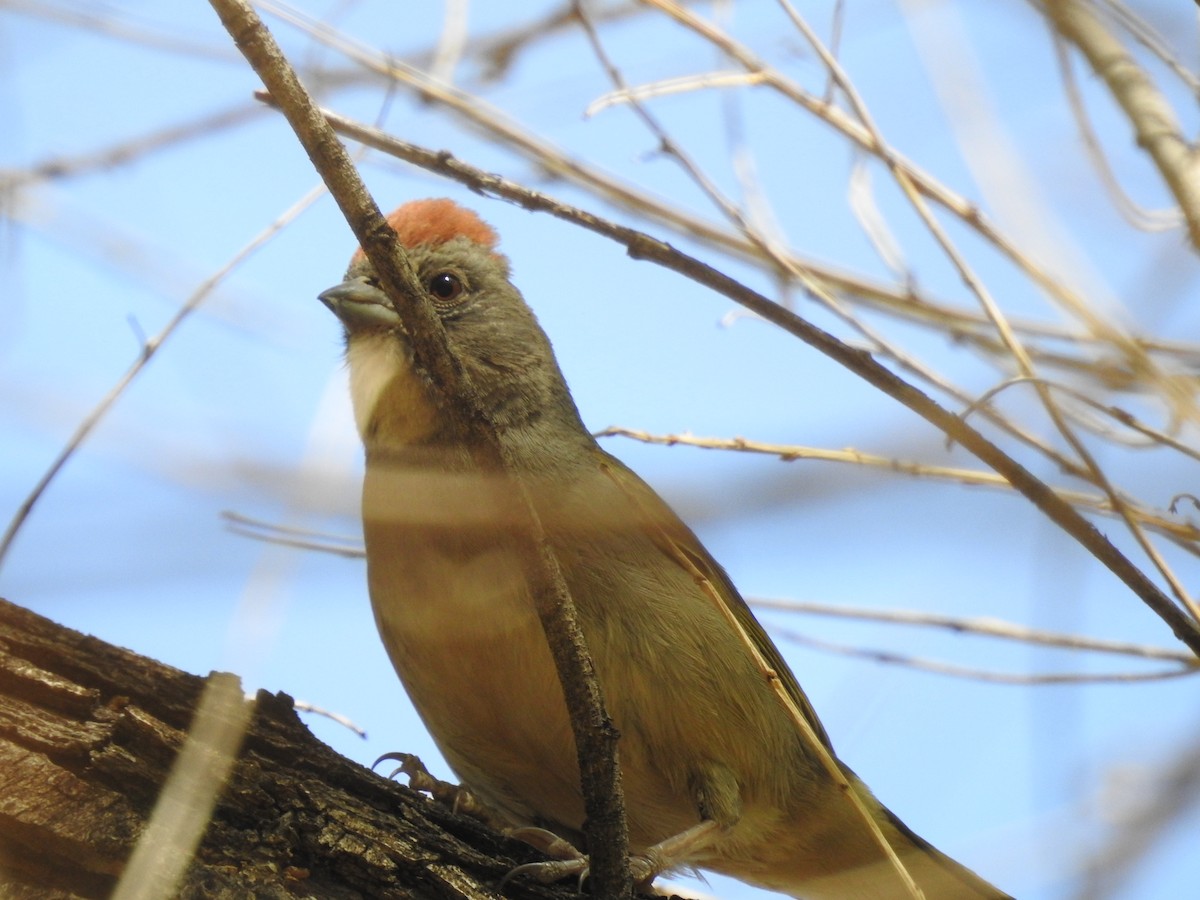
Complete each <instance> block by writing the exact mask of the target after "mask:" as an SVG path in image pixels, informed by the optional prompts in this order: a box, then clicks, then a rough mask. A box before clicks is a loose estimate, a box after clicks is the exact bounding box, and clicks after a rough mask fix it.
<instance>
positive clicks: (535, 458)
mask: <svg viewBox="0 0 1200 900" xmlns="http://www.w3.org/2000/svg"><path fill="white" fill-rule="evenodd" d="M388 221H389V222H390V224H391V225H392V226H393V227H394V228H395V229H396V231H397V232H398V234H399V236H400V239H401V241H402V242H403V244H404V245H405V247H406V248H407V250H408V253H409V254H410V258H411V260H412V263H413V266H414V268H415V269H416V271H417V273H418V275H419V277H420V280H421V282H422V284H423V285H424V287H425V289H426V291H427V292H428V297H429V299H430V300H431V301H432V303H433V306H434V308H435V309H436V310H437V312H438V314H439V316H440V318H441V319H442V321H443V323H444V325H445V329H446V334H447V339H448V341H449V345H450V348H451V351H452V352H453V354H454V355H455V356H456V357H457V359H458V361H459V363H460V364H461V366H462V367H463V369H464V370H465V372H466V373H467V374H468V375H469V377H470V380H471V382H472V384H473V385H474V386H475V388H476V391H477V393H478V394H479V395H480V397H481V398H482V402H483V403H484V404H485V405H486V410H487V413H488V417H489V418H490V419H491V421H492V422H493V423H495V425H496V426H497V427H498V428H499V429H501V430H502V431H503V432H504V437H503V439H504V441H505V444H506V446H507V447H508V448H510V449H511V450H512V454H511V455H512V456H513V457H514V459H513V460H510V462H512V463H513V466H512V468H513V470H514V471H515V476H516V477H519V478H520V479H521V480H522V482H523V483H524V484H525V487H526V489H527V490H528V492H529V495H530V496H531V497H532V500H533V504H534V508H535V509H536V511H537V513H538V516H539V517H540V518H541V520H542V523H543V526H544V528H545V531H546V536H547V540H548V543H549V546H550V548H551V549H552V550H553V552H554V554H555V556H556V557H557V559H558V562H559V564H560V566H561V569H562V572H563V575H564V577H565V579H566V583H567V586H568V587H569V589H570V593H571V596H572V598H573V599H574V602H575V604H576V606H577V607H578V613H579V617H580V621H581V624H582V628H583V631H584V634H585V636H586V639H587V642H588V645H589V647H590V649H591V652H592V655H593V657H594V659H595V663H596V671H597V673H598V676H599V679H600V683H601V687H602V689H603V693H604V697H605V698H606V702H607V706H608V709H609V712H610V714H611V716H612V718H613V721H614V722H615V724H616V726H617V728H618V729H619V731H620V741H619V754H620V762H621V769H622V773H623V780H624V785H625V795H626V807H627V815H628V822H629V834H630V845H631V849H632V851H633V852H634V853H642V852H645V851H646V850H647V849H648V848H651V847H654V846H655V845H658V844H660V843H661V842H663V841H666V840H668V839H672V838H674V837H675V836H678V835H680V834H688V835H689V838H688V839H687V840H684V841H682V842H680V841H676V842H673V843H669V844H668V846H670V847H673V848H674V858H671V859H668V860H667V864H668V866H670V867H688V866H698V867H702V868H707V869H712V870H714V871H717V872H724V873H727V874H729V875H732V876H734V877H736V878H740V879H743V880H745V881H747V882H750V883H753V884H757V885H760V886H762V887H766V888H769V889H772V890H777V891H783V892H786V893H789V894H792V895H794V896H797V897H814V898H815V897H837V898H863V900H868V898H870V900H882V898H907V897H909V896H911V894H910V893H909V892H908V891H907V890H906V889H905V887H904V886H903V885H902V882H901V880H900V878H899V877H898V875H897V873H896V871H895V869H894V868H893V866H892V865H891V864H890V863H889V862H888V861H887V860H886V858H885V856H884V854H883V852H882V850H881V849H880V847H879V845H878V843H877V842H876V840H875V838H873V837H872V835H871V834H870V833H869V830H868V828H867V826H866V824H865V822H864V820H863V819H862V817H861V815H860V814H859V813H858V812H857V811H856V810H855V808H854V806H853V805H852V804H851V803H850V802H849V801H848V798H847V797H846V796H844V795H843V793H842V791H841V789H840V788H839V787H838V786H837V783H836V781H835V780H834V779H833V778H832V777H831V776H830V775H829V774H828V772H827V770H826V769H824V768H822V766H821V764H820V762H819V761H818V759H817V757H816V754H815V752H814V751H813V749H812V747H811V745H810V744H808V743H806V741H805V739H804V738H803V736H802V735H801V734H800V730H799V728H798V727H797V725H796V722H795V720H794V719H793V718H792V717H791V716H790V715H789V713H788V711H787V709H786V708H785V706H784V704H783V703H782V702H781V701H780V698H779V697H778V696H777V695H776V694H775V692H774V691H773V689H772V687H771V686H770V684H769V683H768V680H767V679H766V678H764V677H763V672H762V670H761V668H760V667H759V666H758V665H757V664H756V662H755V661H754V659H753V658H752V655H751V653H750V652H749V650H748V648H747V646H746V645H745V643H744V642H743V639H742V638H741V637H740V636H739V634H738V633H737V629H736V628H735V626H734V624H733V623H732V622H731V621H730V619H729V618H728V617H726V616H725V615H723V614H722V613H721V611H720V610H719V608H718V603H714V595H715V596H716V597H717V599H719V600H720V601H722V602H723V603H724V604H725V606H726V607H727V608H728V609H730V610H731V611H732V613H733V621H734V622H736V623H737V625H739V626H740V627H741V628H742V629H744V630H745V631H746V633H747V634H748V635H749V637H750V639H751V641H752V642H753V643H754V644H755V645H756V646H757V648H758V649H759V651H760V652H761V653H762V654H763V656H764V657H765V658H766V660H767V662H768V663H769V665H770V666H772V667H773V668H774V670H775V672H776V673H777V674H778V676H779V678H780V679H781V681H782V683H783V685H784V687H785V689H786V691H787V693H788V695H789V696H790V698H791V700H792V701H793V703H794V704H795V706H796V707H797V708H798V709H799V710H800V711H801V713H802V714H803V716H804V717H805V718H806V719H807V720H808V722H809V724H810V725H811V726H812V730H813V731H814V732H815V733H816V735H817V739H818V740H820V741H821V742H822V743H823V744H824V745H825V746H826V747H827V748H830V752H831V753H832V748H831V746H830V744H829V738H828V736H827V735H826V734H825V731H824V729H823V728H822V726H821V724H820V722H819V721H818V719H817V716H816V714H815V713H814V712H813V710H812V707H811V706H810V705H809V703H808V700H807V699H806V698H805V696H804V694H803V692H802V691H801V690H800V686H799V685H798V684H797V683H796V679H795V676H793V675H792V673H791V672H790V671H789V669H788V668H787V665H786V664H785V663H784V661H783V659H782V658H781V657H780V655H779V652H778V650H776V649H775V647H774V645H773V644H772V643H771V641H770V639H769V638H768V637H767V635H766V633H765V632H764V631H763V629H762V628H761V626H760V625H759V624H758V623H757V622H756V621H755V620H754V618H753V616H752V615H751V614H750V611H749V610H748V608H747V607H746V605H745V603H744V602H743V600H742V598H741V597H740V596H739V595H738V592H737V590H736V589H735V588H734V586H733V585H732V584H731V583H730V581H729V578H728V577H727V576H726V575H725V573H724V571H722V569H721V567H720V566H719V565H718V564H717V563H716V562H715V561H714V560H713V559H712V557H711V556H710V555H709V554H708V552H707V551H706V550H705V549H704V547H703V545H702V544H701V543H700V541H699V540H697V538H696V536H695V535H694V534H692V532H691V531H690V530H689V529H688V528H687V526H686V525H684V524H683V522H681V521H680V520H679V518H678V517H677V516H676V515H675V514H674V512H672V510H671V509H670V508H669V507H668V506H667V505H666V503H665V502H664V501H663V500H662V499H661V498H660V497H659V496H658V495H657V494H656V493H655V492H654V491H653V490H652V489H651V488H650V487H649V486H647V485H646V484H645V482H643V481H642V480H641V479H639V478H638V477H637V476H636V475H635V474H633V472H631V471H630V470H629V469H627V468H626V467H625V466H624V465H622V464H621V463H620V462H618V461H617V460H616V459H614V458H613V457H612V456H610V455H609V454H607V453H605V452H604V451H603V450H601V449H600V447H599V446H598V445H597V443H596V441H595V440H594V439H593V438H592V436H591V435H590V434H589V433H588V430H587V429H586V428H585V427H584V425H583V422H582V421H581V420H580V417H579V413H578V411H577V410H576V408H575V404H574V402H573V401H572V399H571V395H570V393H569V391H568V390H567V386H566V383H565V382H564V380H563V376H562V373H561V372H560V371H559V368H558V365H557V363H556V362H555V359H554V353H553V351H552V350H551V347H550V342H549V340H548V339H547V338H546V335H545V334H544V333H543V331H542V330H541V328H540V327H539V326H538V324H537V321H536V320H535V318H534V316H533V313H532V311H531V310H530V309H529V307H528V306H527V305H526V304H525V302H524V300H523V299H522V298H521V294H520V292H518V291H517V289H516V288H515V287H514V286H513V285H512V284H511V283H510V282H509V280H508V277H509V267H508V262H507V260H506V259H505V257H503V256H502V255H500V253H499V252H497V250H496V241H497V239H496V234H495V232H494V231H493V230H492V229H491V228H490V227H489V226H488V225H486V224H485V223H483V222H482V221H481V220H480V219H479V218H478V217H477V216H475V214H474V213H472V212H470V211H468V210H465V209H462V208H461V207H459V206H457V205H455V204H454V203H453V202H451V201H449V200H418V201H414V202H412V203H408V204H405V205H404V206H401V207H400V208H399V209H398V210H396V211H395V212H394V213H392V215H391V216H389V218H388ZM373 276H374V272H373V270H372V268H371V265H370V263H369V262H368V261H367V260H366V258H365V256H364V255H363V254H362V251H361V250H360V251H359V252H358V253H356V254H355V256H354V258H353V259H352V261H351V264H350V269H349V271H348V272H347V273H346V279H345V281H344V282H343V283H342V284H341V285H338V286H337V287H334V288H331V289H330V290H328V291H325V292H324V293H323V294H321V300H322V301H323V302H324V303H325V304H326V305H327V306H328V307H329V308H330V309H331V310H332V311H333V312H334V313H335V314H336V315H337V317H338V318H339V319H340V320H341V321H342V324H343V325H344V326H345V332H346V348H347V349H346V356H347V359H348V361H349V368H350V384H351V392H352V395H353V403H354V414H355V419H356V422H357V424H358V430H359V432H360V434H361V435H362V439H363V443H364V445H365V446H366V455H367V469H366V479H365V482H364V485H363V529H364V533H365V537H366V548H367V573H368V581H369V587H370V594H371V603H372V606H373V608H374V611H375V620H376V622H377V624H378V626H379V632H380V634H381V635H382V637H383V642H384V644H385V645H386V647H387V651H388V653H389V655H390V656H391V659H392V663H393V664H394V665H395V667H396V671H397V672H398V673H399V675H400V678H401V680H402V681H403V682H404V686H405V688H406V689H407V691H408V694H409V696H410V697H411V698H412V701H413V704H414V705H415V706H416V708H417V710H418V712H419V713H420V714H421V717H422V718H423V719H424V721H425V724H426V726H427V727H428V728H429V731H430V733H431V734H432V735H433V737H434V739H435V740H436V741H437V744H438V746H439V747H440V748H441V750H442V752H443V753H444V754H445V757H446V759H447V761H448V762H449V763H450V765H451V766H452V767H453V768H454V770H455V772H456V773H457V774H458V776H459V777H460V778H461V779H462V780H463V783H464V785H465V786H466V787H467V788H468V789H469V790H470V791H471V792H473V793H474V794H475V795H476V796H477V797H478V798H479V799H480V800H482V801H483V802H484V803H485V804H487V805H489V806H490V807H491V808H492V809H493V810H495V811H496V812H497V813H499V814H500V815H502V816H503V817H504V818H506V819H508V820H509V821H511V823H512V824H513V825H514V826H526V825H531V824H532V825H538V826H542V827H545V828H548V829H550V830H552V831H554V832H555V833H557V834H559V835H561V836H563V837H565V838H567V839H569V840H573V841H578V840H579V838H580V836H581V829H582V827H583V816H584V813H583V802H582V798H581V793H580V787H579V773H578V769H577V757H576V753H575V745H574V740H573V738H572V734H571V728H570V725H569V722H568V717H567V711H566V706H565V702H564V700H563V696H562V691H561V688H560V686H559V682H558V678H557V675H556V672H555V667H554V663H553V660H552V659H551V656H550V652H549V649H548V648H547V646H546V642H545V638H544V637H543V633H542V628H541V624H540V622H539V620H538V617H537V614H536V612H535V607H534V603H533V600H532V598H531V596H530V591H529V589H528V587H527V585H526V582H525V579H524V578H523V577H522V574H521V573H522V565H521V560H520V558H519V556H518V552H519V551H518V545H517V543H516V542H515V540H514V534H513V530H514V527H515V523H514V517H513V516H512V515H511V514H509V513H508V512H507V510H508V509H509V508H510V507H509V506H508V503H507V501H506V499H505V498H507V497H509V496H510V494H509V493H508V492H507V491H506V490H504V489H503V488H504V485H503V484H502V483H501V482H500V478H501V476H499V475H497V474H495V473H492V472H483V471H481V470H480V469H479V467H478V466H477V465H476V464H475V462H474V461H473V460H474V457H473V455H472V453H471V452H470V448H469V447H467V446H464V444H463V439H462V437H461V436H460V435H461V431H460V430H459V429H456V428H454V427H453V419H454V417H452V416H446V415H444V414H443V413H442V412H441V410H440V407H439V404H440V403H441V402H442V401H441V400H440V399H439V395H438V394H437V393H436V392H435V391H434V390H433V389H432V388H431V386H430V381H429V379H428V378H427V377H425V376H424V375H423V373H422V372H420V371H418V370H417V368H416V366H415V365H414V363H413V358H412V353H411V351H410V348H409V346H408V343H407V340H406V338H405V332H404V328H403V326H402V325H401V322H400V319H399V317H398V316H397V314H396V313H395V311H394V310H393V309H392V306H391V304H390V302H389V301H388V299H387V297H386V295H385V294H384V293H383V292H382V291H381V290H380V289H379V287H378V286H377V285H376V283H375V282H374V280H373ZM706 590H708V591H709V592H710V593H706ZM838 765H841V764H840V763H839V764H838ZM842 771H843V773H844V775H845V778H846V779H847V780H848V781H849V783H850V785H851V786H852V787H851V789H852V790H853V791H855V792H857V794H858V795H859V797H860V798H861V799H862V801H863V803H864V804H865V805H866V807H867V808H868V809H869V810H870V814H871V816H872V818H873V819H874V820H875V822H876V823H877V824H878V826H879V828H880V830H881V831H882V833H883V835H884V836H885V837H886V839H887V840H888V841H889V842H890V844H891V845H892V847H893V848H894V849H895V851H896V853H897V854H898V855H899V857H900V859H901V861H902V862H903V863H904V865H905V867H906V868H907V870H908V871H909V873H910V874H911V875H912V877H913V879H914V880H915V881H916V883H917V884H918V885H919V886H920V887H921V889H922V890H923V891H924V894H925V897H926V898H927V900H951V898H954V900H958V898H1003V897H1005V896H1006V895H1005V894H1004V893H1002V892H1001V891H999V890H997V889H996V888H994V887H992V886H990V885H989V884H987V883H986V882H984V881H983V880H982V879H980V878H979V877H978V876H976V875H975V874H973V873H972V872H970V871H969V870H967V869H966V868H964V867H963V866H961V865H959V864H958V863H956V862H954V861H953V860H951V859H950V858H949V857H947V856H945V855H943V854H942V853H940V852H938V851H937V850H935V849H934V848H933V847H931V846H930V845H929V844H928V843H926V842H925V841H923V840H922V839H921V838H919V837H917V836H916V835H915V834H913V833H912V832H911V831H910V830H909V829H908V828H907V827H905V825H904V824H903V823H901V822H900V820H899V819H897V818H896V817H895V816H894V815H893V814H892V813H891V812H889V811H888V810H887V809H885V808H884V807H883V806H882V805H881V804H880V803H879V802H878V801H877V800H876V799H875V798H874V796H873V795H872V794H871V793H870V791H869V790H868V789H867V788H866V786H865V785H864V784H863V783H862V782H861V781H860V780H859V779H858V778H857V777H856V776H855V775H854V773H853V772H851V771H850V770H849V768H846V767H845V766H844V765H842Z"/></svg>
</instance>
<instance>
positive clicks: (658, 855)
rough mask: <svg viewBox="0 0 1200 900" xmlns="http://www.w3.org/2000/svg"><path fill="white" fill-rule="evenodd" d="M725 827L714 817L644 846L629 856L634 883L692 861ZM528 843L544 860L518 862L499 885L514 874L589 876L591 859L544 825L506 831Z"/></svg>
mask: <svg viewBox="0 0 1200 900" xmlns="http://www.w3.org/2000/svg"><path fill="white" fill-rule="evenodd" d="M723 831H724V829H723V828H722V826H720V825H718V824H717V823H716V822H713V821H705V822H701V823H700V824H698V825H693V826H692V827H691V828H689V829H687V830H686V831H682V832H680V833H679V834H677V835H674V836H672V837H669V838H667V839H666V840H664V841H660V842H659V843H657V844H654V845H653V846H651V847H647V848H646V849H645V850H644V851H643V852H642V853H638V854H634V855H631V856H630V857H629V870H630V874H631V875H632V876H633V883H634V886H635V887H638V888H646V887H649V885H650V882H652V881H653V880H654V879H655V877H657V876H658V875H659V874H661V873H662V872H666V871H667V870H668V869H675V868H678V867H680V866H686V865H689V864H691V863H692V862H693V860H694V858H695V856H696V854H698V853H699V852H700V851H702V850H703V849H704V848H706V847H708V846H709V845H710V844H712V842H713V841H714V840H716V839H717V838H718V837H719V836H720V835H721V834H722V832H723ZM507 833H508V834H509V835H510V836H511V837H515V838H519V839H520V840H522V841H525V843H527V844H532V845H533V846H535V847H537V848H538V849H539V850H541V851H542V852H543V853H545V854H546V855H547V856H550V857H553V858H552V859H550V860H548V861H545V862H534V863H526V864H525V865H523V866H517V867H516V868H515V869H513V870H512V871H511V872H509V873H508V874H507V875H505V876H504V878H503V880H502V881H501V882H500V884H501V887H503V885H505V884H507V883H508V881H509V880H510V879H511V878H513V877H514V876H517V875H527V876H529V877H530V878H532V879H533V880H534V881H537V882H540V883H541V884H550V883H551V882H554V881H560V880H562V879H563V878H568V877H577V878H578V879H579V884H580V885H581V886H582V884H583V882H584V880H585V879H586V878H587V876H588V872H589V871H590V867H591V863H590V861H589V860H588V857H587V856H586V855H584V854H583V853H580V852H579V850H577V849H576V848H575V847H574V846H573V845H572V844H571V843H570V842H569V841H565V840H563V839H562V838H560V837H559V836H558V835H556V834H554V833H553V832H550V831H547V830H546V829H544V828H532V827H529V828H513V829H510V830H509V831H508V832H507Z"/></svg>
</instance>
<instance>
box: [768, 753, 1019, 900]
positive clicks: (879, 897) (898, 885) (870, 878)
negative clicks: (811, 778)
mask: <svg viewBox="0 0 1200 900" xmlns="http://www.w3.org/2000/svg"><path fill="white" fill-rule="evenodd" d="M845 771H846V775H847V777H848V778H849V780H850V782H851V784H852V785H853V786H854V788H855V790H856V792H857V793H858V794H859V796H860V797H862V799H863V800H864V801H865V802H866V804H867V806H868V809H870V811H871V813H872V816H873V818H874V819H875V821H876V823H877V824H878V825H879V828H880V831H882V832H883V836H884V837H885V838H887V841H888V843H889V844H890V845H891V846H892V849H893V850H895V851H896V855H897V857H899V859H900V861H901V862H902V863H903V864H904V868H905V870H906V871H907V872H908V874H909V875H910V876H911V877H912V880H913V881H914V882H915V883H916V884H917V886H918V887H919V888H920V889H921V891H922V893H923V894H924V896H925V900H1013V898H1012V897H1010V896H1009V895H1008V894H1006V893H1004V892H1003V891H1002V890H1000V889H999V888H996V887H993V886H992V885H991V884H989V883H988V882H986V881H984V880H983V879H982V878H980V877H979V876H978V875H976V874H975V873H974V872H972V871H971V870H970V869H968V868H967V867H966V866H964V865H961V864H960V863H958V862H956V861H955V860H953V859H951V858H950V857H949V856H947V855H946V854H944V853H942V852H941V851H940V850H938V849H937V848H936V847H934V846H933V845H932V844H930V843H929V842H928V841H926V840H924V839H923V838H921V837H920V836H918V835H917V834H915V833H913V831H912V830H911V829H910V828H909V827H908V826H907V825H905V824H904V823H903V822H902V821H900V819H899V818H897V817H896V815H895V814H893V813H892V812H891V810H889V809H887V807H885V806H884V805H883V804H881V803H880V802H879V801H878V800H876V799H875V797H874V795H873V794H871V792H870V790H868V789H867V787H866V785H864V784H863V783H862V781H860V780H859V779H858V778H857V777H856V776H855V775H854V773H853V772H851V771H849V770H848V769H846V770H845ZM848 824H849V823H847V825H848ZM853 831H854V832H855V834H854V835H853V837H850V836H849V835H847V834H846V833H845V832H843V835H844V837H845V838H846V839H845V840H844V841H840V842H839V841H837V838H836V837H834V836H833V835H830V837H831V838H833V839H834V841H835V842H837V843H841V844H842V846H841V847H840V848H839V849H840V850H841V851H842V853H845V854H846V855H845V856H842V853H838V852H837V851H835V852H834V854H833V855H838V856H842V859H841V863H842V864H841V865H839V866H837V868H836V871H831V872H825V873H823V874H821V875H819V876H817V877H815V878H814V877H811V875H810V877H807V878H804V879H803V880H802V881H801V883H800V884H793V885H790V886H789V888H790V889H789V891H788V893H791V894H793V895H794V896H796V897H802V898H806V900H835V898H836V900H912V897H913V894H912V893H911V892H910V891H909V890H908V888H907V887H906V885H905V884H904V882H903V880H902V879H901V878H900V875H899V874H898V873H897V871H896V869H895V866H894V864H893V863H892V862H891V860H890V859H888V858H886V857H885V856H884V854H883V852H882V851H881V850H880V849H879V847H878V843H877V842H876V841H875V839H873V838H870V839H869V841H870V844H869V846H867V845H864V843H863V837H864V829H863V826H862V821H861V819H859V820H858V822H857V826H856V827H854V828H853ZM847 845H851V846H855V847H856V848H857V849H856V850H852V849H851V846H847ZM849 856H855V857H857V859H854V860H853V861H851V859H849V858H847V857H849Z"/></svg>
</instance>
